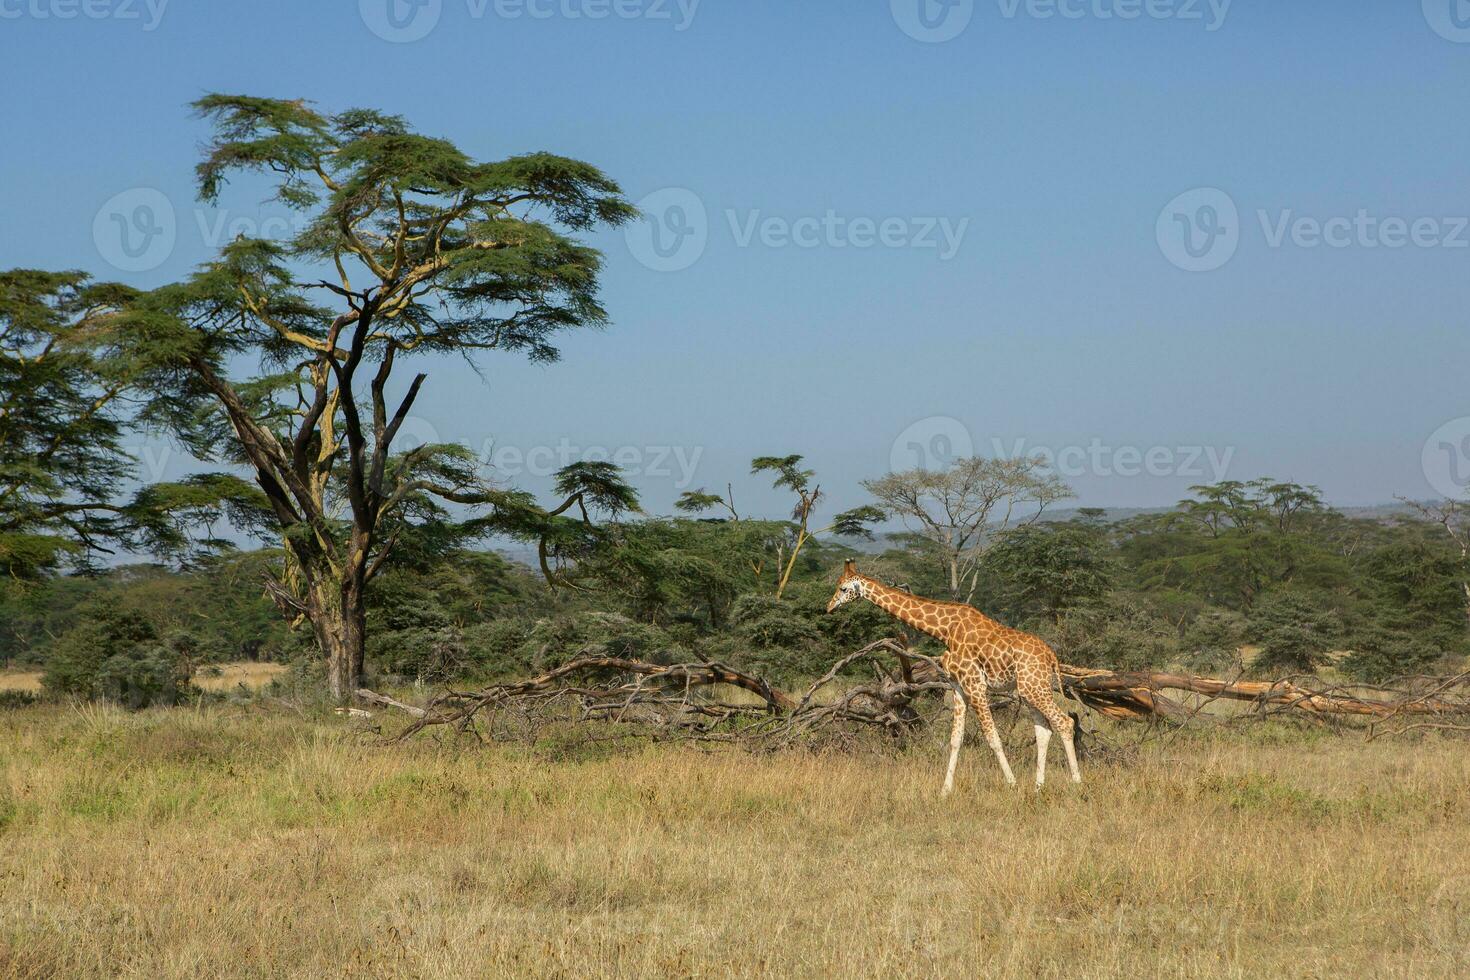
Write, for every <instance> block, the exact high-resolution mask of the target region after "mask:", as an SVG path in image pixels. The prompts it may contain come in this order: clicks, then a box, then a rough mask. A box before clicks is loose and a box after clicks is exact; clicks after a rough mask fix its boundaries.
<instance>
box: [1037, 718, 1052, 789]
mask: <svg viewBox="0 0 1470 980" xmlns="http://www.w3.org/2000/svg"><path fill="white" fill-rule="evenodd" d="M1035 728H1036V788H1037V789H1040V788H1041V784H1042V783H1044V782H1046V747H1047V746H1048V745H1050V744H1051V728H1050V726H1048V725H1047V724H1046V723H1045V722H1043V721H1040V720H1038V721H1037V722H1036V724H1035Z"/></svg>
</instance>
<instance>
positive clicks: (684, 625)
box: [0, 484, 1470, 687]
mask: <svg viewBox="0 0 1470 980" xmlns="http://www.w3.org/2000/svg"><path fill="white" fill-rule="evenodd" d="M1273 486H1275V487H1276V488H1277V489H1278V491H1279V489H1280V488H1281V487H1283V486H1286V487H1292V488H1293V493H1296V492H1297V491H1299V492H1300V494H1301V496H1300V498H1299V499H1294V501H1293V502H1291V503H1290V504H1288V505H1283V501H1282V499H1281V496H1280V494H1279V493H1278V494H1277V495H1276V496H1274V497H1273V496H1272V495H1271V494H1266V493H1263V492H1262V491H1263V488H1264V487H1265V484H1259V485H1255V486H1254V487H1252V486H1251V485H1244V486H1243V485H1240V484H1228V485H1222V488H1221V487H1217V488H1205V489H1202V490H1201V491H1200V492H1199V494H1198V495H1197V496H1196V497H1194V498H1192V499H1190V500H1188V501H1185V502H1183V503H1182V504H1181V505H1180V506H1179V507H1178V508H1176V509H1175V510H1172V511H1169V512H1162V513H1150V514H1141V515H1134V516H1129V517H1126V518H1124V519H1121V520H1109V519H1107V517H1106V516H1105V515H1104V514H1103V513H1102V512H1101V511H1095V510H1088V509H1083V510H1080V511H1075V512H1073V516H1071V517H1070V518H1069V519H1067V520H1060V521H1044V520H1038V521H1035V522H1032V523H1023V524H1020V525H1017V526H1011V527H1009V528H1007V529H1005V530H1003V531H999V532H996V533H993V534H991V535H990V536H989V537H988V539H987V540H985V541H984V542H983V544H982V545H981V546H980V547H979V548H978V549H977V560H976V562H975V565H974V568H973V573H972V574H971V576H970V577H969V578H968V579H967V580H965V581H962V582H960V583H959V588H960V589H961V590H962V591H963V593H964V594H963V595H961V596H959V598H968V599H969V600H970V601H972V602H973V603H974V604H975V605H977V606H978V607H979V608H981V609H982V610H985V611H986V612H988V613H990V614H991V615H994V616H996V617H997V618H999V619H1001V620H1002V621H1004V622H1007V623H1009V624H1012V625H1015V626H1020V627H1023V628H1026V629H1030V630H1034V631H1036V632H1038V633H1040V634H1041V635H1043V636H1044V637H1046V638H1047V639H1048V640H1049V641H1051V642H1052V643H1053V644H1054V645H1055V646H1056V648H1057V650H1058V652H1059V653H1060V655H1061V657H1062V659H1063V660H1065V661H1068V662H1071V663H1076V664H1081V665H1097V666H1108V667H1113V668H1119V669H1130V668H1145V667H1150V668H1159V667H1179V668H1184V669H1188V670H1196V671H1201V672H1211V673H1219V672H1222V671H1231V670H1234V669H1245V670H1246V671H1247V672H1248V673H1254V674H1257V675H1279V674H1284V673H1291V672H1298V671H1319V670H1323V669H1330V670H1334V671H1337V672H1340V673H1341V674H1342V675H1343V676H1346V677H1350V678H1354V679H1361V680H1366V681H1376V680H1382V679H1384V678H1387V677H1389V676H1393V675H1398V674H1407V673H1414V672H1420V671H1429V670H1434V669H1444V668H1446V667H1450V666H1453V665H1454V664H1456V663H1458V662H1459V661H1460V659H1461V658H1463V657H1464V656H1465V654H1466V653H1467V652H1470V646H1467V639H1466V621H1467V620H1466V615H1467V609H1466V595H1465V589H1464V582H1465V579H1466V568H1465V564H1464V561H1463V559H1462V558H1461V557H1460V555H1459V553H1458V550H1457V549H1456V548H1455V547H1454V542H1453V541H1452V540H1451V539H1450V538H1449V537H1448V536H1446V535H1445V534H1444V533H1443V529H1442V528H1440V527H1438V526H1436V525H1435V524H1433V523H1432V522H1430V521H1427V520H1422V519H1420V518H1419V517H1417V516H1416V515H1414V514H1413V513H1411V512H1408V511H1405V512H1403V513H1399V514H1384V515H1377V516H1371V517H1348V516H1345V515H1343V514H1341V513H1339V512H1337V511H1335V510H1333V509H1332V508H1330V507H1327V506H1324V505H1323V504H1322V502H1321V500H1320V499H1319V498H1318V497H1317V496H1316V494H1315V492H1313V491H1311V490H1310V489H1308V488H1298V487H1294V485H1282V484H1276V485H1273ZM1273 501H1274V502H1273ZM785 527H786V523H785V522H773V521H760V520H749V519H737V518H735V517H724V518H716V519H700V518H691V517H675V518H643V519H637V520H631V521H628V522H626V523H623V524H621V525H618V526H617V527H616V528H615V529H614V531H612V532H611V534H612V539H610V540H609V541H607V542H605V543H604V545H603V546H602V547H600V548H598V549H596V550H595V551H593V552H591V553H589V554H587V555H585V556H583V559H582V561H581V562H580V565H579V573H578V576H577V579H576V583H577V584H576V585H575V586H572V585H565V586H562V587H560V588H557V589H552V588H550V587H548V585H547V583H546V581H545V580H544V579H543V578H542V577H541V576H540V575H539V574H537V573H536V572H533V571H532V570H531V569H529V568H526V567H523V566H521V565H519V564H516V563H514V562H511V561H508V560H506V559H505V558H503V557H501V556H500V555H498V554H495V553H492V552H484V551H454V552H451V553H447V554H443V555H441V556H439V557H424V556H421V557H420V558H419V559H418V560H417V561H416V562H414V563H407V564H405V565H403V566H400V567H396V568H393V569H390V570H388V571H386V572H385V573H384V574H383V576H382V577H381V578H380V579H379V580H378V581H377V583H376V585H375V588H374V591H373V593H372V597H371V606H370V612H369V619H368V627H369V629H368V638H369V639H368V647H367V661H368V662H367V667H368V671H369V673H370V674H376V675H379V676H382V675H397V676H402V677H413V678H423V679H427V680H446V679H450V678H459V677H467V676H475V677H489V676H504V675H509V674H515V673H520V672H525V671H530V670H536V669H541V668H545V667H549V666H554V665H556V664H557V663H559V662H562V661H564V660H566V659H568V658H571V657H573V656H577V655H583V654H586V653H589V652H594V653H595V652H601V653H608V654H616V655H622V656H631V657H637V658H640V659H644V660H652V661H664V662H670V661H674V660H680V659H691V658H698V659H719V660H722V661H726V662H729V663H731V664H732V665H736V666H740V667H748V668H751V669H755V670H759V671H761V672H764V673H768V674H772V675H775V676H781V675H787V676H795V675H803V674H809V673H812V672H814V671H818V670H820V669H822V668H824V667H825V666H826V665H828V664H829V663H831V661H832V660H833V659H834V657H835V656H838V655H840V654H841V653H843V652H845V651H848V650H851V649H853V648H855V647H856V646H858V645H860V644H862V643H865V642H868V641H870V640H872V639H876V638H878V637H880V636H884V635H890V634H891V633H892V632H893V631H894V630H895V628H896V624H894V623H893V622H892V620H889V619H888V618H887V617H885V616H884V615H883V614H882V613H880V612H878V611H877V610H875V609H872V608H871V607H867V606H865V605H859V606H856V607H852V608H851V609H848V610H844V611H843V612H842V613H840V614H836V615H832V616H827V615H824V612H823V610H824V606H825V603H826V600H827V599H828V597H829V596H830V593H831V588H832V581H833V578H834V573H835V570H836V568H837V566H838V565H839V564H840V562H841V560H842V558H843V557H845V556H848V555H851V554H853V552H852V551H851V550H849V549H847V548H845V547H843V546H841V545H837V544H832V543H827V542H825V541H816V542H813V543H810V544H808V545H807V546H806V548H805V549H804V550H802V551H801V552H800V553H799V555H798V556H797V560H796V561H795V562H794V564H793V566H792V569H791V577H790V581H789V583H788V584H787V587H786V589H785V591H784V594H783V595H782V596H781V597H780V598H777V596H776V594H775V593H776V586H777V573H778V571H780V570H781V568H782V565H783V562H782V558H783V557H784V555H783V552H782V536H781V535H782V530H783V529H784V528H785ZM884 543H885V544H886V545H887V547H886V548H885V550H882V551H881V552H879V553H876V554H869V555H864V556H861V557H860V561H861V562H862V566H863V569H864V571H867V572H870V573H871V574H874V575H876V576H878V577H880V578H883V579H885V580H887V581H890V582H893V583H895V584H899V585H902V586H904V587H907V588H909V589H911V590H913V591H915V592H917V593H920V594H923V595H930V596H937V597H947V596H949V595H951V593H952V592H953V591H954V589H953V588H952V580H951V577H950V567H949V563H948V561H947V560H946V557H945V555H944V554H943V553H942V552H941V550H940V549H939V548H938V547H937V546H936V545H935V543H934V542H933V541H932V540H930V539H929V538H927V537H925V536H924V535H922V534H919V533H915V534H900V535H890V536H888V537H887V538H886V539H885V540H884ZM278 560H279V554H278V553H276V552H272V551H259V552H250V553H240V554H234V555H225V556H217V557H213V558H209V559H207V560H205V561H203V562H201V563H199V564H197V565H195V566H194V567H190V568H187V569H182V570H179V569H169V568H165V567H162V566H156V565H135V566H128V567H123V568H117V569H113V570H110V571H106V572H104V573H101V574H96V575H89V576H67V577H56V578H51V579H48V580H43V581H40V582H30V583H19V582H12V583H7V584H6V585H5V586H4V587H3V590H0V618H3V621H4V624H5V625H4V632H3V635H0V644H3V646H0V658H3V660H4V662H5V663H7V664H8V665H10V666H40V667H46V668H48V669H49V670H50V671H51V672H52V674H53V675H55V677H56V678H57V680H58V683H57V684H55V685H53V686H62V687H65V686H66V684H67V683H68V682H67V678H68V677H72V676H73V675H76V674H78V672H79V671H78V668H77V663H78V662H79V661H81V662H83V663H84V666H85V664H86V663H91V664H93V665H94V666H95V665H96V664H100V663H101V662H103V661H104V660H106V659H107V658H109V657H118V656H124V657H125V658H126V657H127V656H132V657H133V658H134V659H139V658H140V657H143V655H142V654H139V653H137V652H136V650H134V651H133V652H131V653H130V652H129V650H130V649H131V648H132V647H139V646H141V647H146V648H147V649H148V650H149V651H152V652H151V653H149V654H148V655H147V656H151V657H153V658H154V659H155V660H156V659H157V658H159V657H163V658H164V659H168V658H169V657H174V658H183V659H186V660H188V661H189V663H190V664H193V665H197V664H198V663H201V662H202V663H207V662H213V661H228V660H241V659H263V660H275V661H292V660H298V661H301V662H302V663H315V662H316V661H318V660H319V658H320V654H319V652H318V651H317V649H316V647H315V645H314V641H313V637H312V634H311V631H310V630H309V629H307V628H305V627H304V626H303V625H302V624H300V623H296V624H292V623H290V622H288V621H287V619H286V618H285V617H283V616H282V615H281V613H280V612H279V611H278V610H277V608H276V607H275V606H274V605H273V604H272V603H271V601H270V600H269V599H268V598H267V596H266V593H265V590H264V589H263V588H262V582H263V581H264V578H265V569H266V568H267V567H268V566H270V565H271V564H272V563H275V562H277V561H278ZM130 645H131V647H130ZM1242 648H1246V649H1247V650H1249V651H1250V656H1249V657H1248V658H1247V662H1246V663H1241V662H1240V659H1241V654H1240V651H1241V649H1242ZM144 659H146V658H144ZM81 673H85V671H81ZM184 676H187V675H186V674H185V675H184Z"/></svg>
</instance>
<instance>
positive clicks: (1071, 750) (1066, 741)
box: [1062, 718, 1082, 783]
mask: <svg viewBox="0 0 1470 980" xmlns="http://www.w3.org/2000/svg"><path fill="white" fill-rule="evenodd" d="M1067 720H1068V721H1071V720H1072V719H1070V718H1068V719H1067ZM1062 748H1063V749H1065V750H1066V751H1067V768H1068V769H1070V770H1072V782H1074V783H1080V782H1082V771H1081V770H1079V769H1078V768H1077V749H1076V747H1075V746H1073V744H1072V726H1071V725H1068V726H1067V727H1066V728H1064V729H1063V730H1062Z"/></svg>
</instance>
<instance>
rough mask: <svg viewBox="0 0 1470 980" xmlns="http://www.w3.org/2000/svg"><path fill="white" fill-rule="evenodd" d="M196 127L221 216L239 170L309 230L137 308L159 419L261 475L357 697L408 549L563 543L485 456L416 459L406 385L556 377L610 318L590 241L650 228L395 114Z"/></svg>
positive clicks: (285, 111)
mask: <svg viewBox="0 0 1470 980" xmlns="http://www.w3.org/2000/svg"><path fill="white" fill-rule="evenodd" d="M195 108H196V109H197V110H198V111H199V113H200V114H201V115H202V116H204V117H205V118H207V119H209V120H210V121H211V122H212V123H213V126H214V139H213V142H212V143H211V144H210V145H209V146H208V147H207V148H206V151H205V155H204V159H203V161H202V162H201V163H200V164H199V166H198V179H199V193H200V197H201V199H203V200H204V201H206V202H213V201H215V200H216V199H217V198H218V197H219V196H220V194H221V193H222V192H223V190H224V189H225V187H226V184H227V180H228V178H229V177H230V176H231V175H232V174H235V173H236V172H238V171H254V172H258V173H261V174H265V175H267V176H269V177H270V178H272V179H273V181H274V183H275V186H276V190H277V195H278V197H279V200H280V201H282V202H284V203H285V204H286V205H288V206H290V207H292V208H296V209H299V210H300V211H302V212H304V214H305V221H304V225H303V230H302V231H301V232H300V233H299V234H297V235H296V236H295V237H294V238H293V239H291V240H290V241H286V242H272V241H266V240H259V239H248V238H240V239H236V240H235V241H233V242H231V243H230V244H229V245H228V246H226V247H225V248H224V249H223V250H222V252H221V254H220V255H219V257H218V258H217V259H215V260H214V261H212V262H209V263H208V264H206V265H205V266H203V267H202V268H200V269H199V270H198V271H197V272H196V273H195V274H194V275H193V276H191V277H190V278H189V279H187V280H185V281H183V282H179V283H175V284H172V285H168V286H165V287H163V288H160V289H156V290H154V291H152V292H149V293H146V294H144V295H141V296H138V297H135V298H133V299H131V300H129V301H128V302H126V303H124V304H121V305H120V306H119V309H118V322H119V323H120V324H121V330H120V333H121V334H122V336H123V340H124V343H125V344H127V345H129V349H130V350H131V351H132V352H133V355H134V356H135V357H138V358H140V359H143V360H146V361H147V362H148V365H149V367H148V370H147V372H146V375H145V376H144V377H143V379H142V380H143V387H144V390H145V391H147V392H148V394H149V397H150V403H149V405H148V410H147V412H146V417H147V418H149V419H150V420H151V421H153V422H154V423H155V424H161V425H166V426H167V427H168V428H169V429H170V430H171V431H172V432H173V433H174V434H175V435H176V436H177V437H179V438H181V439H183V440H184V441H185V442H186V444H187V445H189V446H190V447H191V448H192V450H193V451H194V452H195V453H196V454H197V455H199V456H200V457H202V458H207V459H214V460H219V461H226V462H236V463H241V464H244V465H247V466H248V467H249V468H250V469H251V470H252V471H253V473H254V476H255V480H256V482H257V483H258V484H259V486H260V490H261V492H262V493H263V494H264V497H265V500H266V503H267V506H268V507H269V510H270V513H271V514H272V515H273V519H274V523H275V525H276V528H277V529H278V531H279V533H280V538H281V542H282V544H283V546H284V552H285V556H286V560H285V562H284V564H283V566H282V567H281V569H280V573H279V574H278V575H276V576H274V577H273V578H272V579H271V581H270V582H269V584H268V587H269V590H270V592H271V594H272V596H273V597H274V598H275V600H276V601H277V603H278V604H279V605H280V606H281V607H282V608H283V610H285V611H286V612H287V613H288V614H290V615H292V616H297V617H304V619H305V620H307V621H308V622H309V623H310V624H311V627H312V629H313V631H314V633H315V635H316V638H317V640H318V642H319V643H320V645H321V647H322V650H323V652H324V654H325V657H326V662H327V674H328V680H329V685H330V688H331V692H332V694H333V696H335V697H337V698H345V697H348V696H350V695H351V693H352V691H353V689H354V688H355V686H356V683H357V678H358V676H359V674H360V672H361V670H362V654H363V641H364V636H363V634H364V628H365V609H366V606H365V602H364V597H365V591H366V589H367V587H368V583H369V582H370V581H371V579H372V578H373V577H374V576H375V575H376V574H377V573H378V572H379V571H380V570H381V569H382V568H383V567H384V563H385V562H386V561H388V560H389V557H390V556H391V555H392V554H393V553H394V550H395V548H399V549H401V548H406V547H424V548H444V547H448V546H451V545H452V544H454V543H457V542H459V541H462V540H463V539H464V538H466V537H468V536H474V535H476V534H480V533H484V532H485V531H486V530H487V529H488V528H490V527H494V526H498V527H501V528H507V529H510V530H512V531H516V532H520V533H525V534H528V535H531V536H534V535H535V534H536V533H537V531H538V529H540V530H542V531H544V530H546V529H547V528H548V527H552V526H553V523H548V522H551V521H553V519H552V518H550V517H548V515H547V514H546V513H545V512H543V511H540V510H539V509H538V508H536V507H535V506H534V505H533V504H532V503H531V502H530V500H529V498H528V497H527V496H526V495H524V494H518V493H514V492H510V491H508V490H506V489H505V488H503V487H500V486H497V485H495V484H494V483H492V482H491V481H490V480H488V479H487V478H485V476H484V475H482V473H481V468H480V466H479V464H478V460H477V459H476V458H475V456H474V454H473V453H472V452H471V451H470V450H468V449H467V448H466V447H464V446H461V445H455V444H427V445H421V446H417V447H415V448H412V449H409V450H407V451H403V452H400V451H397V450H396V449H395V447H394V440H395V437H396V436H397V435H398V433H399V430H400V428H401V426H402V425H403V423H404V420H405V419H406V418H408V417H409V415H410V413H411V412H412V411H413V409H414V404H415V401H416V399H417V398H418V396H419V393H420V390H421V388H422V386H423V385H424V383H425V380H426V377H427V374H426V372H424V371H423V370H418V371H415V372H414V373H413V374H412V376H411V377H410V378H407V379H406V380H402V379H399V378H398V376H397V375H398V373H399V370H400V369H401V368H403V367H404V366H405V365H406V364H407V363H408V362H410V361H411V360H412V359H419V363H422V359H423V358H424V356H425V355H436V354H437V355H444V354H458V355H463V356H471V357H473V356H474V355H476V354H479V353H480V352H484V351H491V350H498V351H518V352H521V353H523V354H525V355H527V356H529V357H530V358H531V359H533V360H537V361H550V360H554V359H555V358H556V357H557V348H556V347H555V346H554V343H553V340H554V337H555V335H556V334H557V333H559V332H560V331H562V330H566V329H572V328H578V327H585V326H594V325H599V324H602V323H603V322H604V321H605V320H606V316H605V314H604V311H603V308H602V307H601V306H600V305H599V303H598V300H597V277H598V271H599V267H600V264H601V257H600V255H599V253H598V252H596V251H595V250H594V249H592V248H589V247H587V246H586V245H584V244H581V243H580V242H578V241H576V240H575V239H574V238H572V237H570V233H575V232H580V231H585V230H588V229H592V228H594V227H597V226H606V225H619V224H622V223H623V222H626V221H628V220H629V219H630V218H632V217H633V216H634V215H635V213H636V212H635V209H634V208H633V207H632V206H631V205H629V204H628V203H627V201H625V200H624V198H623V196H622V194H621V192H620V190H619V188H618V186H617V185H616V184H615V183H614V182H613V181H611V180H609V179H608V178H607V177H606V176H604V175H603V174H602V173H601V172H599V171H598V170H597V169H596V168H595V167H592V166H590V165H588V164H586V163H581V162H578V161H576V160H569V159H566V158H564V157H560V156H554V155H551V154H548V153H534V154H529V155H525V156H515V157H510V158H508V159H504V160H499V161H493V162H481V161H477V160H474V159H472V158H471V157H470V156H468V155H467V154H465V153H464V152H462V151H461V150H460V149H458V148H457V147H456V146H455V145H454V144H453V143H450V142H449V141H447V140H444V139H440V138H437V137H431V136H425V135H422V134H419V133H415V132H412V131H411V130H410V129H409V127H408V126H407V124H406V123H405V122H404V121H403V120H402V119H400V118H398V117H396V116H389V115H384V114H381V113H378V112H374V111H369V110H361V109H352V110H348V111H345V112H341V113H338V114H335V115H327V114H323V113H321V112H318V111H317V110H316V109H315V108H313V107H312V106H311V105H310V104H308V103H306V102H303V101H280V100H274V99H259V98H248V97H243V96H231V95H211V96H208V97H206V98H204V99H201V100H199V101H198V102H197V103H195ZM467 408H468V406H467ZM568 480H570V482H571V483H575V482H576V473H575V472H573V473H572V474H571V476H570V477H568ZM564 482H565V481H564ZM570 490H571V492H573V493H575V491H576V487H575V486H572V487H570ZM454 504H461V505H472V506H473V505H490V507H491V509H490V510H488V511H486V510H474V511H470V512H466V511H464V510H462V509H460V508H456V507H454V506H453V505H454ZM557 519H560V518H559V517H558V518H557ZM589 520H590V518H589ZM497 522H498V524H497ZM564 536H565V535H563V537H564Z"/></svg>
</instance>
